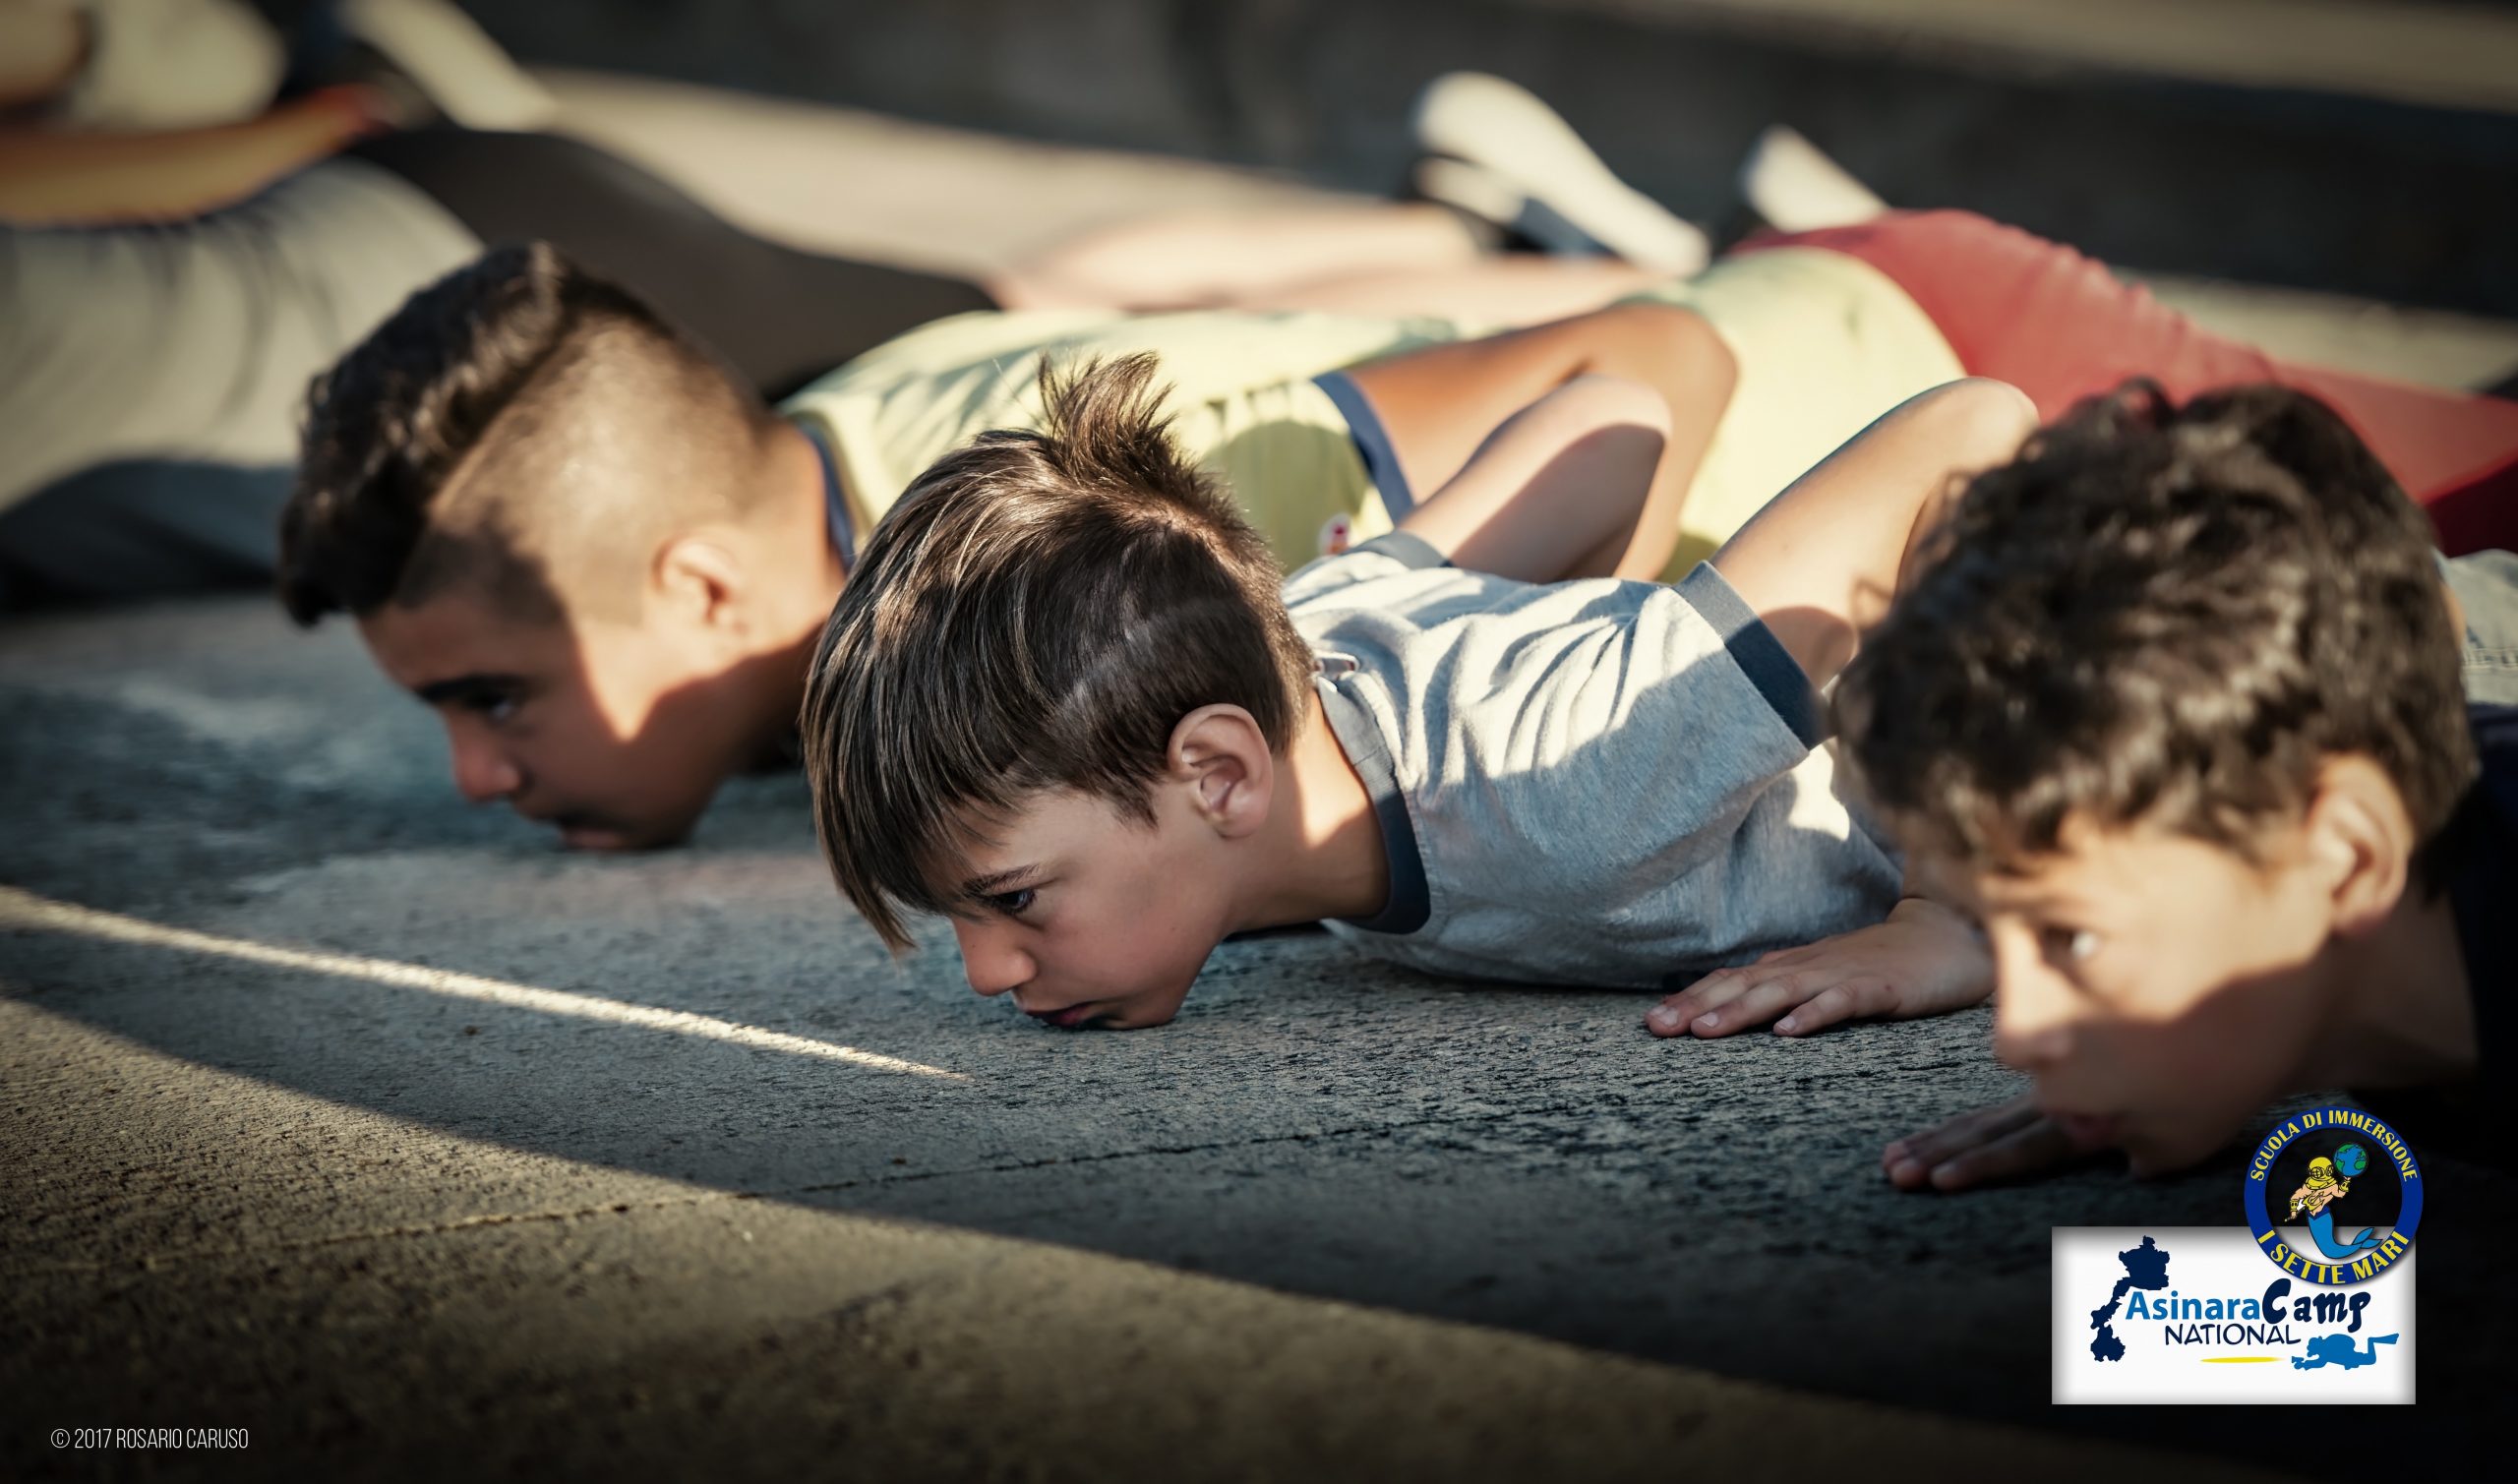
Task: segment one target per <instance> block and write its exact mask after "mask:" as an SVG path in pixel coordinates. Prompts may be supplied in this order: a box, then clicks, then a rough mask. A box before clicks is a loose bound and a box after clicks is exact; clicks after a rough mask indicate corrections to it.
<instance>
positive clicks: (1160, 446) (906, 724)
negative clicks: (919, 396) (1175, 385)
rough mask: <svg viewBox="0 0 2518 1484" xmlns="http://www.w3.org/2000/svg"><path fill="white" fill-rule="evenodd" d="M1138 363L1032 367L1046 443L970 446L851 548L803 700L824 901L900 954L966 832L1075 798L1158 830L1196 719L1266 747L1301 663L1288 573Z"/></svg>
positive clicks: (1012, 440)
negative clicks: (1182, 736)
mask: <svg viewBox="0 0 2518 1484" xmlns="http://www.w3.org/2000/svg"><path fill="white" fill-rule="evenodd" d="M1156 375H1157V368H1156V363H1155V358H1154V357H1153V356H1151V355H1136V356H1129V357H1126V358H1124V359H1120V360H1115V361H1109V362H1090V363H1087V364H1085V365H1084V366H1082V367H1081V368H1079V369H1076V370H1074V371H1073V372H1072V373H1071V374H1069V373H1062V372H1060V371H1058V370H1056V369H1055V368H1051V367H1047V366H1045V367H1044V368H1043V371H1042V375H1041V390H1042V401H1043V404H1044V408H1045V413H1046V415H1045V417H1044V420H1043V422H1042V425H1041V431H1038V432H1006V431H999V432H992V433H986V434H982V435H981V436H980V437H979V439H978V440H977V441H976V442H974V443H972V444H970V445H967V446H965V447H963V448H961V449H959V450H957V451H955V452H953V453H950V454H947V455H945V457H943V458H942V459H940V460H938V461H937V462H936V463H935V465H934V466H933V467H931V468H929V470H927V472H925V473H924V474H921V475H920V476H919V477H918V478H917V479H916V480H915V481H913V482H912V483H911V485H910V487H909V489H908V491H907V493H905V494H904V495H902V497H901V499H900V503H899V504H898V505H894V506H893V507H892V510H891V512H890V513H889V514H888V515H886V516H885V517H884V519H883V522H882V524H881V525H880V526H879V527H878V528H876V530H875V532H874V536H873V539H872V540H870V541H869V542H868V543H867V546H866V551H865V556H864V559H863V560H862V561H861V562H860V563H859V564H858V567H857V570H856V571H855V572H853V573H851V574H850V576H849V579H848V584H847V586H846V587H844V588H843V589H842V590H841V592H840V597H839V602H838V604H837V605H836V606H835V607H834V608H833V609H832V610H831V615H830V621H829V623H828V624H827V625H826V626H825V627H824V628H823V630H822V637H821V644H820V646H819V648H818V650H817V651H816V653H815V654H814V656H813V665H812V673H811V677H810V679H809V681H808V682H807V685H806V692H805V707H804V719H803V741H804V755H805V767H806V771H807V774H808V776H809V778H810V780H811V783H812V791H813V818H814V824H815V827H816V830H817V831H818V833H819V835H820V838H821V845H822V853H823V855H824V856H825V857H826V858H827V859H828V860H829V861H830V867H831V874H832V875H833V877H834V878H836V880H837V881H838V883H839V888H840V890H841V891H842V892H843V893H844V894H846V896H847V897H848V899H849V900H850V901H851V902H852V903H854V904H856V906H857V909H858V910H859V911H860V912H862V913H864V914H865V916H866V919H867V920H868V921H869V922H870V923H872V924H873V927H874V930H875V931H876V932H877V933H879V934H881V936H882V938H883V941H884V942H885V943H886V944H887V945H889V946H890V947H892V948H893V949H894V950H896V951H897V950H899V949H901V948H904V947H906V946H908V943H909V936H908V933H907V931H906V930H905V928H904V927H903V926H902V921H901V911H902V910H903V909H907V910H912V911H925V912H945V911H950V910H952V908H953V906H954V905H955V904H954V903H953V902H952V901H951V900H950V897H949V893H947V892H939V891H938V890H936V889H935V887H934V886H933V885H932V884H931V883H932V874H931V873H932V872H933V871H935V870H936V869H938V868H939V867H941V866H942V865H943V864H944V863H946V862H947V861H949V860H950V859H951V858H952V854H953V846H954V843H955V839H956V836H957V833H958V832H959V830H960V829H961V828H963V827H964V823H965V821H967V820H971V819H980V820H985V819H988V818H991V817H994V818H1002V817H1004V816H1005V815H1007V814H1008V813H1009V811H1011V810H1012V809H1013V808H1014V807H1016V806H1017V805H1018V804H1019V803H1020V802H1021V801H1023V800H1024V799H1025V798H1026V797H1027V796H1029V795H1032V794H1034V793H1036V792H1039V791H1043V790H1049V789H1072V790H1076V791H1079V792H1082V793H1085V794H1088V795H1091V796H1095V797H1098V798H1101V799H1104V800H1108V801H1110V802H1112V803H1113V804H1115V805H1116V806H1117V807H1118V808H1119V809H1120V810H1121V811H1123V812H1125V813H1127V814H1129V815H1131V816H1132V817H1135V818H1138V819H1141V820H1145V821H1147V822H1149V823H1150V822H1151V821H1152V819H1153V809H1152V804H1151V801H1149V799H1148V797H1147V790H1148V787H1149V785H1151V784H1152V782H1153V781H1154V780H1155V779H1156V778H1157V777H1158V776H1160V774H1161V773H1162V771H1163V768H1164V766H1165V759H1166V756H1167V753H1168V752H1169V744H1170V738H1171V734H1172V731H1173V729H1174V728H1175V727H1176V726H1177V725H1178V724H1179V721H1180V719H1181V718H1182V717H1184V716H1186V715H1188V714H1189V713H1190V712H1191V711H1194V710H1196V709H1197V708H1199V707H1200V706H1205V705H1212V704H1219V703H1229V704H1232V705H1237V706H1240V707H1241V708H1243V709H1244V710H1246V711H1248V712H1249V713H1250V714H1251V716H1252V717H1253V718H1254V719H1255V720H1256V721H1257V722H1258V724H1259V727H1260V730H1261V731H1262V732H1263V733H1264V734H1265V736H1266V737H1267V739H1268V742H1269V744H1270V745H1271V746H1272V747H1274V748H1278V749H1282V748H1283V747H1284V746H1285V744H1286V743H1287V742H1289V741H1290V740H1291V739H1292V737H1293V735H1294V733H1295V731H1296V730H1297V728H1298V727H1299V726H1300V724H1301V721H1302V717H1303V714H1304V713H1303V711H1302V709H1301V698H1302V697H1303V696H1304V695H1305V694H1307V693H1308V692H1307V690H1306V688H1305V687H1306V681H1305V677H1306V676H1307V675H1308V674H1309V672H1310V669H1311V656H1310V651H1309V649H1308V648H1307V647H1306V646H1305V645H1304V643H1303V641H1302V638H1301V636H1300V635H1298V634H1297V633H1296V632H1295V631H1294V626H1293V621H1292V620H1291V619H1290V618H1289V616H1288V615H1287V613H1286V608H1285V603H1284V600H1283V599H1282V598H1281V597H1280V596H1279V593H1278V584H1279V581H1280V580H1281V573H1280V571H1279V568H1278V566H1277V562H1276V558H1275V557H1274V556H1273V555H1272V553H1271V552H1270V550H1269V548H1268V545H1267V543H1266V542H1264V541H1263V540H1262V539H1261V538H1260V537H1259V535H1258V533H1257V532H1255V531H1253V530H1252V529H1251V527H1250V525H1249V523H1248V522H1247V521H1245V520H1244V519H1242V517H1241V513H1240V511H1239V510H1238V509H1237V508H1236V507H1235V506H1234V505H1233V503H1232V500H1231V498H1230V497H1229V496H1228V495H1227V494H1226V493H1225V491H1224V489H1223V488H1222V486H1221V485H1220V484H1219V483H1218V482H1217V481H1216V480H1215V478H1214V477H1213V476H1211V475H1209V474H1207V473H1205V472H1204V471H1202V470H1201V469H1199V468H1198V466H1197V465H1196V464H1195V463H1193V462H1192V461H1191V460H1190V459H1189V457H1188V456H1187V455H1186V454H1184V453H1183V452H1182V451H1181V449H1180V448H1179V446H1178V445H1176V444H1175V443H1174V442H1173V441H1172V439H1171V437H1170V433H1169V420H1168V418H1167V417H1166V416H1165V414H1164V413H1163V411H1162V407H1163V402H1164V398H1165V395H1166V390H1165V388H1163V387H1162V386H1159V385H1158V384H1157V383H1156V381H1155V377H1156Z"/></svg>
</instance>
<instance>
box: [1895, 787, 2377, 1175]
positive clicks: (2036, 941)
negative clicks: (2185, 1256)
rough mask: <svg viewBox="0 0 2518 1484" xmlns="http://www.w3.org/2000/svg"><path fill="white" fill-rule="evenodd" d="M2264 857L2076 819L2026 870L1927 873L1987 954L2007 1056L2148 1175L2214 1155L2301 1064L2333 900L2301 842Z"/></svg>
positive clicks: (2279, 839) (2076, 1126)
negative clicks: (1965, 914)
mask: <svg viewBox="0 0 2518 1484" xmlns="http://www.w3.org/2000/svg"><path fill="white" fill-rule="evenodd" d="M2263 849H2264V852H2265V855H2264V861H2265V863H2264V864H2263V865H2262V866H2260V867H2259V866H2258V865H2256V864H2254V863H2251V862H2249V861H2246V860H2243V859H2242V858H2240V857H2239V856H2237V855H2235V854H2233V853H2232V852H2230V851H2228V850H2225V849H2222V848H2220V847H2217V846H2214V845H2210V844H2206V843H2204V842H2202V841H2198V840H2194V839H2190V838H2188V837H2186V836H2182V835H2175V834H2171V833H2169V832H2167V831H2165V830H2161V829H2158V828H2155V827H2151V826H2146V825H2135V826H2132V827H2129V828H2120V829H2106V830H2102V829H2097V828H2091V827H2085V826H2083V825H2082V824H2081V822H2080V821H2077V820H2075V821H2070V822H2068V825H2067V828H2066V829H2065V830H2064V831H2063V839H2062V842H2061V849H2059V850H2058V851H2057V852H2056V853H2055V854H2054V855H2051V856H2046V857H2041V858H2038V859H2037V860H2035V861H2032V862H2030V863H2029V865H2028V867H2027V868H2026V869H2025V870H2023V871H2020V872H2017V873H2008V872H2000V873H1997V872H1967V871H1963V870H1959V869H1954V868H1948V867H1946V866H1945V867H1940V868H1937V867H1936V865H1935V864H1934V863H1932V862H1924V863H1923V868H1924V871H1925V873H1926V875H1927V877H1928V878H1930V879H1931V880H1932V881H1933V882H1934V884H1935V886H1936V889H1937V890H1942V891H1947V893H1948V898H1949V900H1951V901H1953V902H1955V903H1957V904H1958V905H1960V906H1961V907H1963V908H1965V909H1967V910H1971V911H1973V912H1974V914H1975V915H1976V917H1977V920H1979V921H1980V922H1981V923H1982V924H1983V925H1984V928H1985V931H1986V934H1987V936H1988V938H1989V939H1990V940H1991V944H1992V948H1993V954H1994V963H1995V973H1996V978H1997V988H1996V1001H1995V1003H1996V1011H1995V1048H1996V1051H1997V1053H1998V1054H1999V1055H2000V1056H2001V1057H2002V1059H2003V1061H2004V1062H2005V1063H2006V1064H2007V1065H2009V1066H2012V1067H2015V1068H2018V1069H2019V1070H2021V1071H2025V1072H2028V1073H2031V1074H2033V1075H2034V1076H2035V1077H2036V1079H2037V1101H2038V1104H2039V1106H2040V1107H2041V1108H2043V1109H2044V1110H2045V1111H2046V1112H2047V1113H2048V1114H2050V1115H2052V1116H2054V1117H2055V1118H2057V1119H2058V1121H2060V1122H2062V1123H2063V1124H2064V1126H2065V1127H2066V1128H2067V1129H2068V1130H2069V1131H2070V1132H2071V1133H2072V1134H2073V1136H2074V1137H2075V1139H2076V1140H2077V1141H2078V1142H2079V1143H2081V1144H2083V1145H2084V1146H2088V1147H2097V1146H2114V1147H2117V1148H2121V1149H2123V1150H2125V1151H2126V1153H2127V1154H2128V1156H2129V1157H2130V1158H2131V1160H2132V1165H2133V1169H2134V1172H2135V1173H2137V1174H2151V1173H2157V1172H2159V1171H2163V1170H2169V1169H2177V1168H2181V1167H2183V1166H2185V1165H2188V1164H2191V1163H2194V1162H2195V1161H2197V1160H2199V1159H2201V1158H2204V1157H2206V1156H2208V1155H2210V1154H2211V1153H2213V1152H2214V1151H2215V1150H2217V1149H2219V1148H2220V1147H2221V1146H2222V1145H2224V1144H2226V1143H2228V1142H2229V1141H2230V1140H2231V1139H2233V1138H2234V1137H2236V1136H2238V1135H2239V1134H2241V1133H2242V1132H2243V1131H2244V1130H2245V1128H2246V1125H2247V1124H2248V1120H2249V1119H2250V1118H2251V1117H2252V1116H2253V1115H2254V1114H2255V1113H2256V1112H2258V1111H2259V1110H2260V1109H2261V1108H2262V1107H2263V1106H2264V1104H2265V1103H2267V1102H2269V1101H2271V1100H2272V1099H2274V1098H2277V1097H2279V1096H2281V1095H2282V1094H2284V1093H2286V1092H2290V1091H2294V1087H2293V1079H2295V1078H2296V1077H2298V1076H2300V1075H2301V1074H2302V1072H2303V1070H2304V1068H2305V1064H2306V1062H2307V1060H2308V1052H2309V1046H2310V1042H2311V1041H2312V1039H2313V1038H2314V1036H2315V1032H2316V1024H2317V1018H2318V1015H2319V1013H2320V993H2319V989H2318V980H2317V975H2316V967H2315V966H2316V962H2317V959H2318V955H2319V954H2320V953H2321V952H2322V950H2323V949H2324V947H2325V945H2326V944H2327V942H2328V941H2329V937H2330V932H2331V927H2332V908H2331V900H2332V899H2331V897H2330V895H2329V893H2328V891H2327V889H2326V886H2325V884H2324V878H2323V877H2322V876H2320V875H2319V874H2318V873H2317V872H2315V871H2314V870H2313V869H2311V867H2310V865H2309V862H2308V859H2307V857H2306V854H2305V850H2304V848H2303V845H2302V842H2301V839H2300V832H2299V831H2298V830H2297V829H2296V828H2294V829H2290V830H2282V829H2276V830H2274V831H2272V832H2271V833H2269V834H2268V835H2267V837H2266V838H2265V840H2264V842H2263Z"/></svg>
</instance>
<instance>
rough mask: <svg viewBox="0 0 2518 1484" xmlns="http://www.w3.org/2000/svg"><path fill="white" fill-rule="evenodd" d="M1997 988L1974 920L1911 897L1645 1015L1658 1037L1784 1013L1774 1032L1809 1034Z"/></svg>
mask: <svg viewBox="0 0 2518 1484" xmlns="http://www.w3.org/2000/svg"><path fill="white" fill-rule="evenodd" d="M1993 987H1994V961H1993V958H1992V956H1991V955H1989V954H1988V953H1987V952H1986V951H1985V940H1984V939H1983V938H1982V937H1980V936H1978V934H1977V932H1976V929H1975V927H1974V925H1973V924H1971V923H1970V922H1968V921H1967V920H1966V919H1964V918H1962V917H1960V916H1959V915H1958V914H1956V913H1954V912H1952V911H1950V910H1949V909H1948V908H1947V907H1944V906H1942V905H1941V904H1940V903H1938V902H1931V901H1926V900H1925V899H1923V898H1921V897H1908V898H1907V899H1905V900H1904V901H1902V902H1900V903H1898V904H1897V905H1896V907H1895V908H1893V909H1892V910H1890V912H1889V914H1888V920H1887V921H1885V922H1881V923H1879V924H1877V925H1875V926H1871V927H1864V928H1858V929H1856V930H1855V931H1852V932H1846V933H1839V934H1837V935H1836V936H1834V937H1832V938H1827V939H1824V940H1822V941H1820V942H1816V943H1812V944H1810V945H1808V946H1807V947H1803V948H1785V949H1780V950H1778V951H1776V952H1773V953H1769V954H1768V955H1767V956H1766V957H1764V958H1762V959H1760V960H1758V961H1757V962H1756V963H1754V964H1749V965H1746V966H1744V967H1741V968H1738V969H1719V970H1716V971H1714V972H1713V973H1711V974H1709V975H1707V976H1706V977H1705V978H1703V979H1699V980H1697V981H1696V982H1695V983H1693V984H1690V985H1689V986H1688V987H1687V988H1686V989H1684V990H1681V991H1680V992H1679V993H1677V994H1673V995H1671V996H1670V997H1669V998H1668V999H1665V1000H1663V1001H1662V1002H1661V1003H1660V1004H1658V1005H1656V1006H1654V1007H1653V1008H1652V1010H1651V1012H1650V1013H1649V1014H1648V1015H1646V1016H1645V1017H1644V1024H1645V1027H1646V1029H1648V1030H1649V1031H1650V1032H1651V1033H1652V1034H1653V1035H1655V1036H1681V1035H1685V1034H1688V1033H1690V1032H1693V1033H1695V1034H1696V1035H1698V1036H1728V1035H1730V1034H1731V1033H1732V1032H1734V1031H1745V1030H1747V1029H1748V1028H1749V1027H1751V1026H1761V1025H1764V1024H1766V1023H1767V1022H1768V1021H1769V1020H1774V1017H1775V1016H1776V1015H1778V1014H1781V1013H1782V1012H1784V1011H1787V1010H1788V1011H1790V1012H1791V1013H1790V1014H1789V1015H1784V1017H1783V1019H1781V1020H1779V1021H1775V1030H1776V1032H1777V1033H1778V1034H1781V1035H1784V1036H1807V1035H1809V1034H1810V1033H1811V1032H1813V1031H1816V1030H1819V1029H1820V1028H1822V1027H1825V1026H1832V1025H1834V1024H1835V1023H1836V1022H1838V1021H1840V1020H1852V1019H1854V1018H1856V1017H1858V1016H1889V1017H1894V1018H1897V1019H1901V1020H1902V1019H1907V1018H1910V1017H1913V1016H1917V1015H1936V1014H1939V1013H1940V1012H1942V1011H1944V1010H1957V1009H1961V1008H1963V1007H1965V1006H1968V1005H1972V1004H1975V1003H1976V1002H1977V1001H1979V1000H1982V999H1983V998H1984V997H1985V996H1986V995H1987V994H1989V993H1991V992H1992V990H1993Z"/></svg>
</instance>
